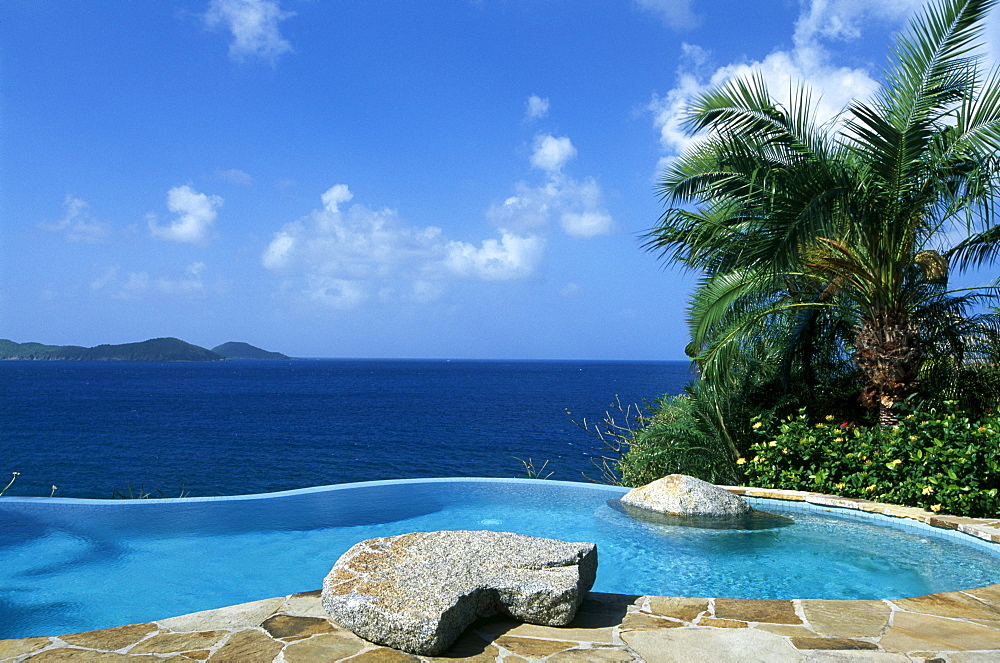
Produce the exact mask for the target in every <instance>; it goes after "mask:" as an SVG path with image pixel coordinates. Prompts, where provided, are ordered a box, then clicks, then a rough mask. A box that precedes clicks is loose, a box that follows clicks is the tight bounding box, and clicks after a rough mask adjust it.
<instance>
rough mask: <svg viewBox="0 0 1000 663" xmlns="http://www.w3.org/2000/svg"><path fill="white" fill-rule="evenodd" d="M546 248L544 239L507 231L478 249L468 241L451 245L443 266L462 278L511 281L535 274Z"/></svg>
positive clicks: (485, 241)
mask: <svg viewBox="0 0 1000 663" xmlns="http://www.w3.org/2000/svg"><path fill="white" fill-rule="evenodd" d="M544 249H545V240H543V239H542V238H540V237H535V236H528V237H519V236H517V235H512V234H511V233H509V232H506V231H504V232H503V234H502V236H501V238H500V240H499V241H497V240H495V239H486V240H483V243H482V245H481V246H480V247H479V248H476V247H475V246H473V245H472V244H468V243H466V242H449V243H448V245H447V251H448V256H447V258H445V262H444V264H445V266H446V267H447V268H448V269H449V270H451V271H452V272H453V273H455V274H457V275H459V276H464V277H469V278H476V279H481V280H483V281H509V280H511V279H520V278H524V277H526V276H530V275H531V274H532V273H534V271H535V269H536V268H537V267H538V264H539V263H540V262H541V259H542V252H543V251H544Z"/></svg>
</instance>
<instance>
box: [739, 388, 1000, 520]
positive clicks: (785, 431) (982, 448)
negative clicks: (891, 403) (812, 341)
mask: <svg viewBox="0 0 1000 663" xmlns="http://www.w3.org/2000/svg"><path fill="white" fill-rule="evenodd" d="M904 411H905V414H903V416H902V417H901V419H900V423H899V425H898V426H893V427H892V428H885V429H883V428H878V427H869V426H855V425H853V424H851V423H849V422H842V421H840V420H839V419H837V418H835V417H834V416H833V415H827V416H825V417H822V418H821V419H820V421H818V422H817V421H812V420H810V418H809V416H808V414H807V413H806V410H805V408H803V409H801V410H799V412H798V414H795V415H791V416H789V417H787V418H786V419H785V420H783V421H773V422H769V423H765V422H763V421H760V420H759V419H758V420H756V421H755V422H754V423H753V427H754V428H755V429H756V432H757V433H758V435H759V437H758V441H757V442H755V443H754V444H753V445H751V447H750V450H749V452H748V453H747V458H741V459H739V460H738V461H737V463H738V464H740V465H741V466H742V467H743V468H744V472H745V475H746V480H747V482H748V483H749V484H750V485H754V486H760V487H769V488H786V489H792V490H808V491H814V492H820V493H832V494H836V495H843V496H847V497H861V498H866V499H872V500H878V501H882V502H889V503H893V504H904V505H907V506H918V507H922V508H925V509H929V510H931V511H934V512H942V513H952V514H957V515H964V516H973V517H982V516H996V515H997V514H998V513H1000V490H998V489H1000V415H998V414H997V413H992V414H987V415H984V416H983V417H981V418H980V419H978V420H971V419H969V417H967V416H966V415H965V414H964V413H962V412H961V411H959V410H958V409H957V407H956V403H955V402H953V401H948V402H946V403H944V404H942V406H941V407H939V408H925V409H923V410H919V409H909V410H906V409H905V408H904Z"/></svg>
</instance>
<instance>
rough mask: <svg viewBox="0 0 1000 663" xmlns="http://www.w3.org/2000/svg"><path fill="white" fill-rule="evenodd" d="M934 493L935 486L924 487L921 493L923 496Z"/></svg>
mask: <svg viewBox="0 0 1000 663" xmlns="http://www.w3.org/2000/svg"><path fill="white" fill-rule="evenodd" d="M933 492H934V486H924V489H923V490H921V491H920V494H921V495H930V494H931V493H933Z"/></svg>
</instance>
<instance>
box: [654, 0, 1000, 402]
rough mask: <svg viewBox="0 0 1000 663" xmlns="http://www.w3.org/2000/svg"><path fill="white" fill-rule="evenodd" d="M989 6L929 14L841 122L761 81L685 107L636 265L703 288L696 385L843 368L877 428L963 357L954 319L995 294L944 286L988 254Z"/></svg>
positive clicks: (994, 209)
mask: <svg viewBox="0 0 1000 663" xmlns="http://www.w3.org/2000/svg"><path fill="white" fill-rule="evenodd" d="M995 4H996V3H995V1H994V0H939V1H938V2H934V3H931V4H929V5H928V6H927V7H926V8H925V10H924V11H923V12H921V13H920V14H919V15H918V16H916V17H915V18H914V20H913V21H912V22H911V24H910V29H909V30H908V32H907V33H905V34H904V35H902V36H901V37H900V38H899V39H898V40H897V42H896V46H895V48H894V49H892V51H891V55H890V62H889V66H888V67H887V69H886V70H885V80H884V83H883V85H882V86H881V87H880V89H879V90H877V91H876V92H875V94H874V95H873V96H872V97H871V99H870V100H869V101H857V102H855V103H853V104H852V105H851V106H849V107H847V108H844V109H843V111H842V113H841V114H840V115H839V116H838V119H839V121H838V122H828V123H826V124H820V123H819V118H818V117H817V108H818V106H817V104H816V103H815V102H814V98H813V97H812V95H811V94H810V92H809V90H808V89H806V88H805V87H802V86H799V87H795V86H793V88H792V90H791V94H790V98H789V99H787V101H786V100H782V99H780V98H776V97H775V96H773V95H772V94H771V92H770V91H769V90H768V88H767V86H766V84H765V81H764V79H763V77H762V76H761V75H760V74H756V75H751V76H748V77H743V78H737V79H734V80H731V81H728V82H727V83H725V84H723V85H721V86H720V87H718V88H715V89H713V90H710V91H708V92H706V93H704V94H702V95H700V96H699V97H698V98H696V99H695V100H694V101H693V102H692V103H691V105H690V106H689V108H688V114H687V117H686V122H685V129H686V130H687V131H688V132H689V134H691V135H696V134H700V135H701V140H699V141H697V142H696V143H695V144H694V145H693V146H692V147H691V149H689V150H688V151H686V152H685V153H684V154H682V155H681V156H680V157H679V158H678V159H676V160H673V161H672V162H671V165H670V166H669V167H668V169H667V170H666V171H665V172H664V174H663V177H662V179H661V181H660V186H659V190H660V193H661V194H662V196H663V199H664V202H665V204H666V206H667V209H666V211H665V212H664V214H663V215H662V216H661V217H660V220H659V222H658V224H657V225H656V226H655V227H653V228H652V229H650V230H649V231H648V232H647V233H646V239H647V242H646V248H647V249H649V250H651V251H654V252H656V253H658V254H659V255H660V256H661V258H662V259H664V260H665V261H667V262H669V263H671V264H680V265H682V266H684V267H686V268H688V269H690V270H693V271H696V272H699V273H700V274H701V279H700V281H699V284H698V287H697V289H696V291H695V294H694V296H693V298H692V302H691V306H690V308H689V312H688V324H689V328H690V331H691V344H690V345H689V346H688V353H689V355H690V356H691V357H692V358H694V359H695V361H696V362H697V364H698V366H699V369H700V370H701V373H702V375H703V376H705V377H706V378H707V379H709V380H711V381H718V380H720V379H723V378H725V377H727V376H728V375H729V374H730V372H731V371H732V369H733V367H734V366H737V365H738V364H740V363H742V362H744V361H745V360H746V358H747V357H750V358H751V360H752V361H760V362H772V363H774V364H776V365H777V364H785V365H790V362H792V363H796V362H797V363H800V364H802V365H803V366H804V368H807V369H808V368H809V366H810V365H811V364H816V363H817V362H821V363H825V364H826V365H828V366H834V365H837V364H843V363H854V364H855V370H854V373H855V378H856V379H857V378H858V377H862V378H863V380H864V382H863V384H864V386H865V389H864V391H863V392H862V395H863V396H864V397H865V400H866V402H867V404H868V405H869V406H871V407H873V408H874V407H879V408H881V409H882V414H883V420H884V421H885V422H889V421H892V420H894V419H895V414H894V413H893V411H892V409H893V405H894V404H895V403H896V402H898V401H900V400H902V399H903V398H905V397H906V396H908V395H909V394H911V393H914V392H915V390H916V389H917V387H918V381H919V379H920V376H919V373H920V371H921V367H922V365H923V364H924V362H925V361H935V360H936V359H938V358H941V357H948V356H952V357H954V356H958V355H961V354H962V353H964V352H965V351H966V350H967V348H968V343H969V340H970V339H969V337H968V332H969V331H975V330H973V329H972V328H971V327H970V326H969V325H968V324H966V323H967V316H965V315H964V312H965V311H964V309H965V308H966V307H967V306H969V305H970V304H973V303H975V301H976V300H977V299H982V298H986V297H987V296H989V295H991V294H992V292H993V290H991V289H990V288H984V289H981V290H977V291H975V292H972V293H971V294H965V295H962V296H956V293H955V292H952V291H949V290H948V285H947V282H948V278H949V276H950V270H961V269H966V268H969V267H977V266H982V265H989V264H992V263H993V261H994V259H995V258H996V256H997V255H1000V230H998V228H997V225H996V223H995V220H996V218H997V214H998V213H1000V207H998V205H1000V160H998V159H997V152H998V150H1000V80H998V77H1000V71H993V72H990V73H984V72H981V71H980V66H979V65H980V62H979V60H978V58H979V55H978V54H977V50H978V47H979V46H980V44H981V37H982V30H983V25H984V24H985V21H986V18H987V14H988V12H989V11H990V9H992V8H993V6H994V5H995ZM956 242H957V243H956ZM845 360H846V362H845ZM859 386H861V385H859Z"/></svg>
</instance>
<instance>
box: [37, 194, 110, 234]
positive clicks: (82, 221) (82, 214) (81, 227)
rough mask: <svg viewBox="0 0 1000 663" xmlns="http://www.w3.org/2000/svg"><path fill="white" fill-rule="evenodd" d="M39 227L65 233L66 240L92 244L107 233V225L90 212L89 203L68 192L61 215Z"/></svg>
mask: <svg viewBox="0 0 1000 663" xmlns="http://www.w3.org/2000/svg"><path fill="white" fill-rule="evenodd" d="M38 225H39V227H40V228H42V229H44V230H52V231H54V232H62V233H65V237H66V239H67V241H70V242H84V243H87V244H94V243H96V242H100V241H101V240H103V239H104V238H105V236H106V235H107V234H108V226H107V224H104V223H102V222H100V221H98V220H97V219H95V218H94V217H93V216H92V215H91V214H90V205H88V204H87V202H86V201H84V200H81V199H80V198H77V197H75V196H72V195H70V194H66V198H65V199H64V200H63V215H62V218H60V219H59V220H58V221H55V222H53V223H40V224H38Z"/></svg>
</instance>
